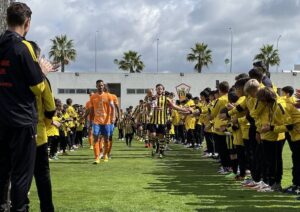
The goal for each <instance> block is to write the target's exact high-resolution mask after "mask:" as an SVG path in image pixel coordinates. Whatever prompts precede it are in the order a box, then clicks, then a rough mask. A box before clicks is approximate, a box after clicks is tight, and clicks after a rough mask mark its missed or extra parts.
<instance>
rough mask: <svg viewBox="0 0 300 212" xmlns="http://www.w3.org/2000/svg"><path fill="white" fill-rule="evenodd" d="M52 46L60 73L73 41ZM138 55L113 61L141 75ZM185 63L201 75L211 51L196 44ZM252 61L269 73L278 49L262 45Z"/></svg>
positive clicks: (71, 58) (72, 53) (126, 54)
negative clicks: (259, 62)
mask: <svg viewBox="0 0 300 212" xmlns="http://www.w3.org/2000/svg"><path fill="white" fill-rule="evenodd" d="M51 42H52V45H51V49H50V51H49V56H50V58H51V59H53V62H55V63H59V64H60V66H61V72H64V71H65V66H66V65H68V64H69V63H70V62H71V61H75V59H76V56H77V53H76V49H75V48H74V41H73V40H71V39H68V37H67V36H66V35H61V36H56V37H55V38H54V39H51ZM141 57H142V55H140V54H139V53H138V52H136V51H132V50H130V51H128V52H124V54H123V57H122V58H121V59H120V60H118V59H114V63H115V64H116V65H117V66H118V68H119V69H120V70H123V71H129V73H141V72H142V71H143V70H144V68H145V64H144V63H143V61H142V59H141ZM186 59H187V61H189V62H192V63H195V66H194V69H195V71H197V72H198V73H201V72H202V70H203V68H205V67H206V68H208V67H209V65H210V64H211V63H212V62H213V60H212V50H210V49H209V48H208V45H207V44H205V43H196V44H195V46H194V47H193V48H191V52H190V53H189V54H188V55H187V57H186ZM253 60H254V61H262V62H264V64H265V65H266V69H267V72H269V68H270V66H275V65H279V64H280V57H279V53H278V49H274V46H273V45H269V44H266V45H263V46H262V47H261V48H260V52H259V53H258V54H257V55H255V56H254V59H253ZM230 62H231V61H230V60H228V59H226V60H225V63H227V64H228V63H230Z"/></svg>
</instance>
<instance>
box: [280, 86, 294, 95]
mask: <svg viewBox="0 0 300 212" xmlns="http://www.w3.org/2000/svg"><path fill="white" fill-rule="evenodd" d="M281 90H282V91H284V92H285V93H288V94H289V95H290V96H293V94H294V92H295V91H294V88H293V87H292V86H285V87H283V88H282V89H281Z"/></svg>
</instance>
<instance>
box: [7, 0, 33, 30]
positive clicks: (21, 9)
mask: <svg viewBox="0 0 300 212" xmlns="http://www.w3.org/2000/svg"><path fill="white" fill-rule="evenodd" d="M31 14H32V12H31V9H30V8H29V7H28V6H27V5H26V4H25V3H21V2H14V3H12V4H11V5H10V6H9V7H8V8H7V10H6V22H7V25H8V26H11V27H15V26H22V25H23V24H24V23H25V21H26V18H31Z"/></svg>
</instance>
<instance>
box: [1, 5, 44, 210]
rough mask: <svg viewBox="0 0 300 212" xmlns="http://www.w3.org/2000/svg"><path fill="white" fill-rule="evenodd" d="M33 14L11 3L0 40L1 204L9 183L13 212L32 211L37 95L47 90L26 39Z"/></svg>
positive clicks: (23, 6)
mask: <svg viewBox="0 0 300 212" xmlns="http://www.w3.org/2000/svg"><path fill="white" fill-rule="evenodd" d="M31 13H32V12H31V10H30V8H29V7H28V6H27V5H26V4H24V3H20V2H16V3H12V4H11V5H10V6H9V7H8V9H7V24H8V30H7V31H6V32H5V33H4V34H3V35H1V37H0V93H1V95H0V105H1V107H0V205H3V204H5V200H6V196H7V190H6V186H5V185H6V184H7V182H8V181H9V180H10V182H11V206H12V208H11V211H28V210H29V207H28V198H27V193H28V191H29V188H30V185H31V181H32V176H33V171H34V163H35V156H36V126H37V108H36V96H39V95H40V94H41V93H42V92H43V91H44V88H45V83H44V78H43V74H42V71H43V64H39V61H38V58H37V57H36V55H35V54H34V51H33V48H32V45H31V44H30V42H28V41H26V39H25V35H26V34H27V32H28V31H29V29H30V21H31ZM40 65H41V66H40ZM41 67H42V68H41ZM1 210H2V211H3V210H4V209H0V211H1Z"/></svg>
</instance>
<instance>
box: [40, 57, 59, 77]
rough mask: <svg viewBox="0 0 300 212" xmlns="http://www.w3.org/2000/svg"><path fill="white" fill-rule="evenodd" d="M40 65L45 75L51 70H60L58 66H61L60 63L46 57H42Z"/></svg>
mask: <svg viewBox="0 0 300 212" xmlns="http://www.w3.org/2000/svg"><path fill="white" fill-rule="evenodd" d="M39 65H40V67H41V69H42V72H43V73H44V75H45V76H47V74H48V73H49V72H56V71H58V68H59V64H58V63H51V62H50V61H48V60H46V59H45V58H44V57H42V58H41V59H40V60H39Z"/></svg>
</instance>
